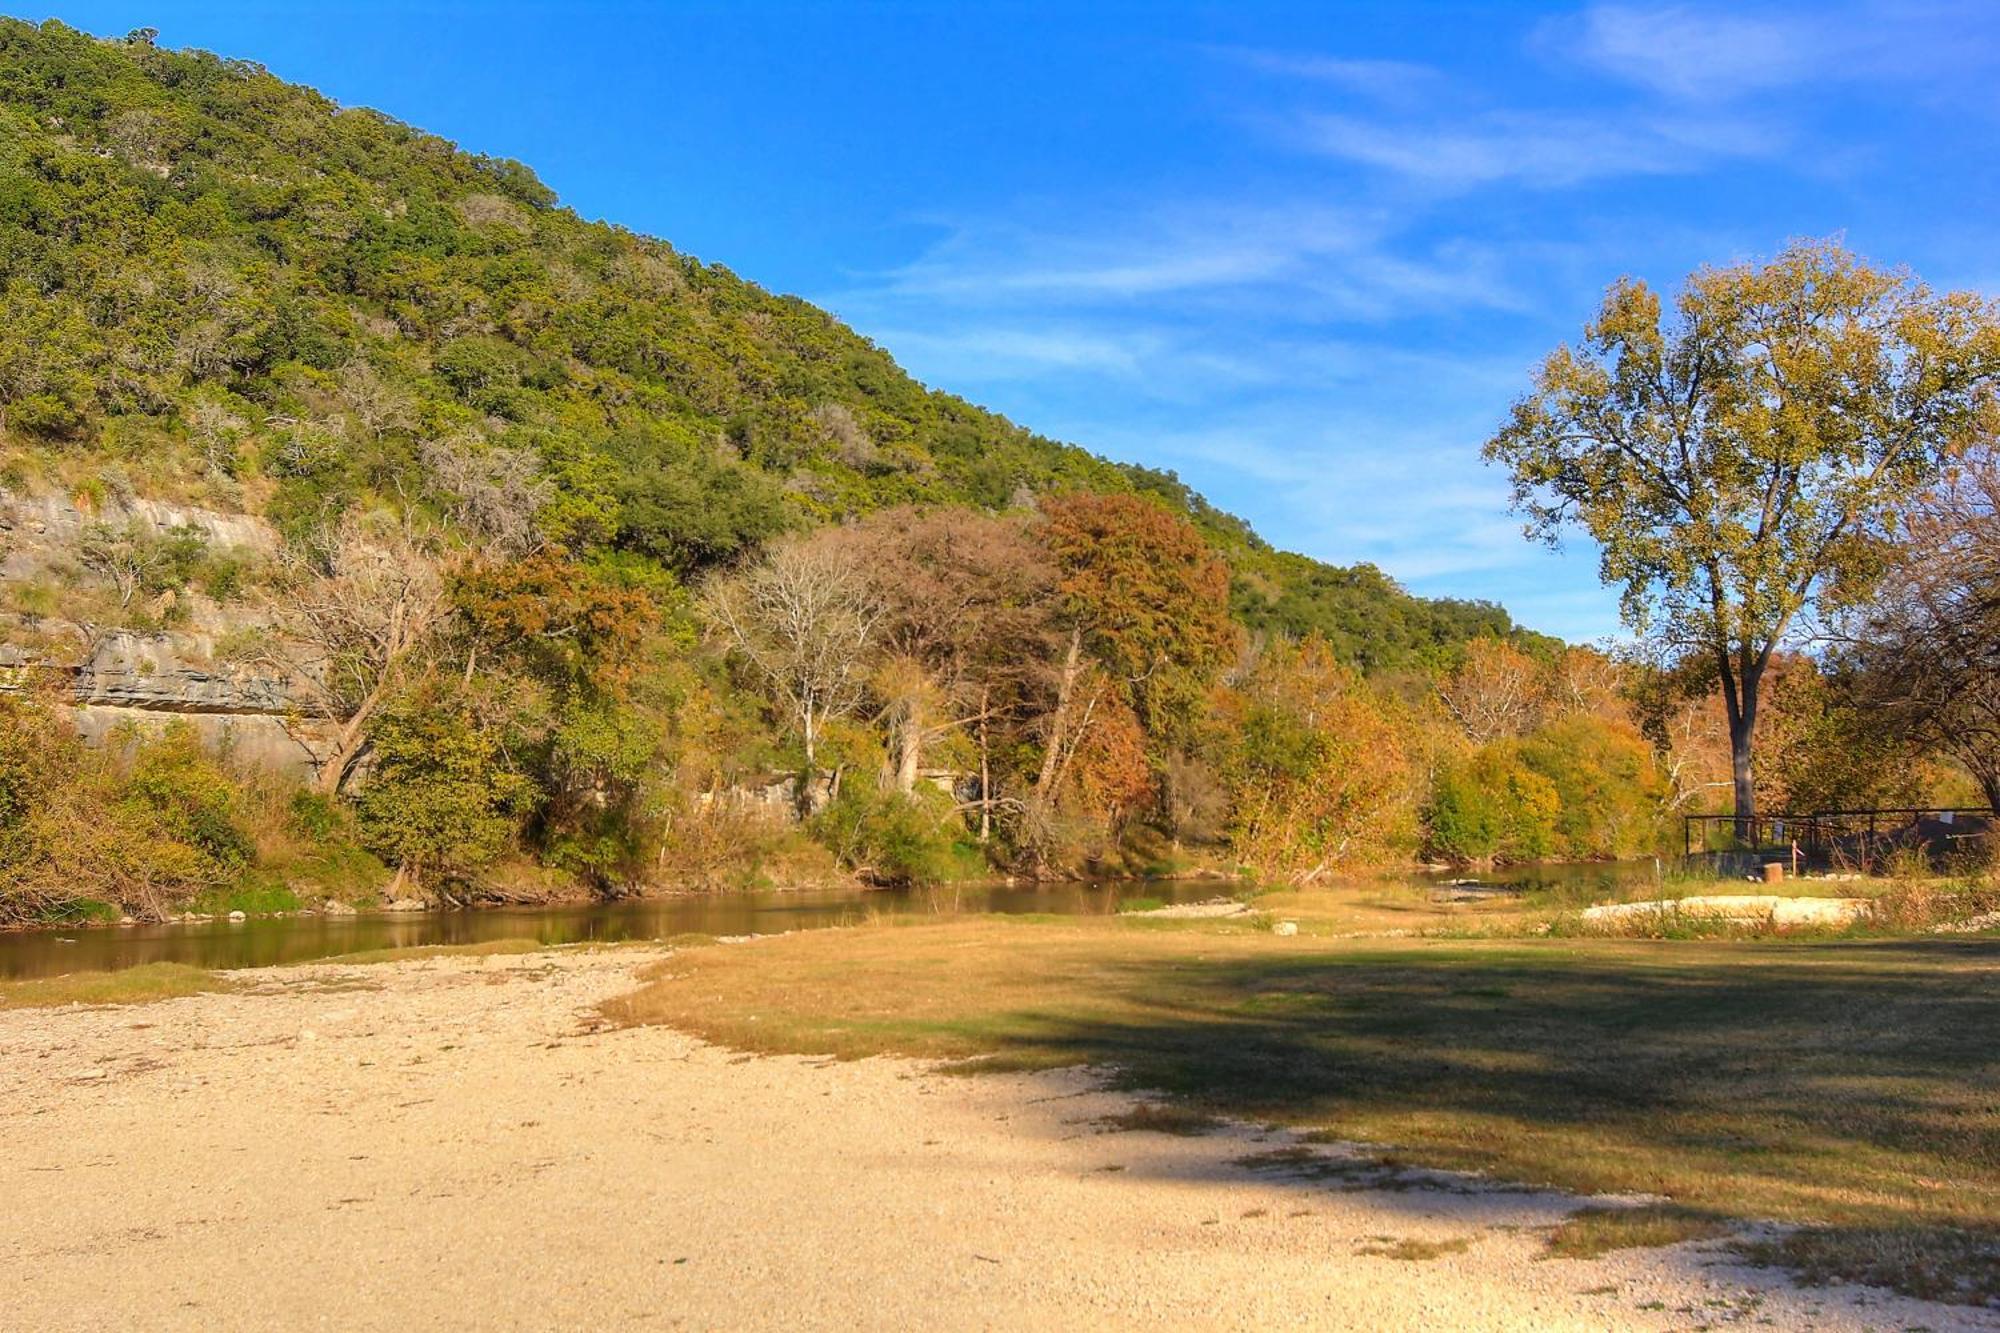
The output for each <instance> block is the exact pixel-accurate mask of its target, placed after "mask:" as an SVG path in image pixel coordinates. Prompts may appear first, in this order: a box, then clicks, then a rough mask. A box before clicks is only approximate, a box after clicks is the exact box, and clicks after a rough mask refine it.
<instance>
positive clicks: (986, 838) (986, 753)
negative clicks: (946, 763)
mask: <svg viewBox="0 0 2000 1333" xmlns="http://www.w3.org/2000/svg"><path fill="white" fill-rule="evenodd" d="M992 696H993V691H992V689H991V688H988V687H982V688H981V689H980V691H979V845H980V846H981V847H984V846H985V845H986V844H987V843H988V842H991V841H992V839H993V760H992V750H991V748H990V746H989V744H988V741H987V736H986V719H987V717H988V715H989V714H990V713H991V711H992Z"/></svg>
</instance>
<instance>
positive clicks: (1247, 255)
mask: <svg viewBox="0 0 2000 1333" xmlns="http://www.w3.org/2000/svg"><path fill="white" fill-rule="evenodd" d="M1049 211H1051V212H1053V211H1055V210H1049ZM949 225H950V226H951V231H950V232H949V234H948V235H947V236H946V238H945V239H943V240H942V241H939V242H938V243H936V244H935V245H933V246H932V247H931V248H929V249H928V250H926V251H925V252H924V253H923V254H922V255H920V256H918V257H917V258H916V259H915V260H913V261H911V262H910V263H909V264H906V265H904V266H902V267H901V268H897V269H894V270H891V271H889V272H886V273H876V274H856V275H854V276H855V280H856V294H857V295H858V296H859V297H860V298H861V299H862V300H863V301H864V302H866V303H871V304H872V303H876V302H880V301H883V300H890V301H898V302H904V301H919V300H921V301H926V302H935V301H947V302H952V303H956V304H968V305H976V306H980V307H984V308H997V307H1002V306H1010V305H1011V306H1018V307H1021V308H1027V309H1036V310H1046V309H1049V308H1051V307H1064V308H1078V307H1082V308H1104V307H1110V306H1126V307H1131V308H1141V307H1144V308H1149V309H1153V310H1156V311H1157V310H1159V309H1162V308H1163V306H1170V305H1174V304H1179V305H1183V306H1187V307H1189V308H1211V309H1212V308H1214V306H1215V305H1216V304H1218V303H1222V304H1227V305H1229V306H1230V307H1232V308H1235V309H1243V308H1245V307H1258V306H1263V307H1271V306H1274V305H1276V306H1278V307H1280V308H1282V310H1283V311H1284V312H1285V313H1286V314H1287V316H1289V317H1291V318H1303V319H1363V320H1382V319H1392V318H1396V317H1398V316H1402V315H1408V314H1412V313H1416V312H1420V311H1423V310H1429V309H1436V308H1439V307H1441V306H1450V307H1453V308H1464V307H1468V306H1470V307H1474V308H1482V309H1512V308H1519V307H1520V306H1521V305H1522V304H1523V303H1524V300H1525V298H1524V296H1523V294H1522V293H1521V292H1520V291H1519V290H1517V289H1516V288H1515V287H1514V286H1513V284H1512V282H1511V279H1510V278H1509V276H1508V274H1507V272H1506V264H1505V263H1504V260H1503V258H1502V256H1501V255H1500V254H1499V253H1498V252H1497V251H1496V250H1495V249H1493V248H1492V247H1488V246H1481V245H1476V244H1470V243H1465V242H1456V241H1455V242H1449V243H1438V244H1431V245H1421V244H1414V243H1411V242H1409V241H1407V240H1406V239H1403V238H1402V237H1401V236H1400V235H1399V232H1398V226H1397V223H1396V220H1395V219H1393V218H1392V217H1390V216H1389V215H1388V214H1386V213H1384V212H1381V211H1361V210H1342V209H1333V208H1327V207H1325V206H1322V205H1317V204H1314V203H1312V202H1310V201H1297V202H1292V203H1279V202H1275V201H1271V202H1262V203H1254V204H1245V203H1239V204H1213V205H1201V204H1197V203H1194V202H1191V201H1185V200H1182V201H1176V202H1175V203H1174V204H1172V205H1171V206H1167V207H1155V208H1150V209H1125V210H1116V211H1102V212H1098V213H1095V214H1079V213H1077V212H1076V211H1075V210H1074V209H1069V210H1063V211H1062V213H1061V216H1060V217H1059V218H1058V219H1052V220H1047V221H1042V222H1039V223H1027V222H996V221H994V220H991V219H977V220H973V219H966V220H962V221H958V222H956V223H952V224H949Z"/></svg>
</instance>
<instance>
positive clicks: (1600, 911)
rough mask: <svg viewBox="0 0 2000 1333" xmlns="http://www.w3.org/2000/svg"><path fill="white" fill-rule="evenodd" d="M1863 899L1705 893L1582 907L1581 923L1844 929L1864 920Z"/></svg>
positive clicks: (1867, 905) (1868, 906)
mask: <svg viewBox="0 0 2000 1333" xmlns="http://www.w3.org/2000/svg"><path fill="white" fill-rule="evenodd" d="M1873 908H1874V904H1872V903H1871V902H1869V901H1868V899H1866V898H1783V897H1779V896H1778V895H1776V894H1769V893H1711V894H1698V895H1696V896H1694V897H1691V898H1659V899H1653V900H1651V901H1648V902H1642V903H1602V904H1599V905H1598V906H1596V907H1586V908H1585V909H1584V910H1583V919H1584V920H1585V921H1588V922H1591V923H1593V924H1597V925H1614V924H1625V923H1629V922H1633V921H1645V920H1649V919H1654V918H1667V919H1673V918H1676V917H1678V918H1682V919H1692V920H1700V921H1741V922H1744V923H1746V924H1750V925H1760V926H1762V925H1769V926H1845V925H1850V924H1852V923H1853V922H1856V921H1859V920H1861V919H1862V918H1863V917H1866V916H1867V915H1868V914H1869V913H1870V912H1871V911H1872V910H1873Z"/></svg>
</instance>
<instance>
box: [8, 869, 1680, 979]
mask: <svg viewBox="0 0 2000 1333" xmlns="http://www.w3.org/2000/svg"><path fill="white" fill-rule="evenodd" d="M1652 873H1653V872H1652V863H1651V862H1615V863H1609V864H1602V865H1553V864H1545V865H1527V866H1515V867H1511V868H1509V869H1506V870H1501V871H1494V872H1490V873H1488V874H1484V875H1481V876H1480V877H1479V878H1480V881H1481V882H1482V883H1486V884H1492V885H1500V886H1504V887H1507V888H1509V889H1512V890H1515V891H1519V892H1524V893H1530V894H1543V895H1550V896H1553V897H1556V898H1559V899H1562V900H1564V901H1571V900H1574V901H1588V900H1589V899H1590V898H1592V897H1595V896H1598V895H1600V894H1602V893H1605V892H1607V891H1610V890H1613V889H1616V888H1618V887H1620V886H1622V885H1625V884H1629V883H1632V882H1634V881H1635V880H1638V879H1640V878H1649V877H1650V876H1651V875H1652ZM1453 877H1454V876H1453V875H1449V874H1435V875H1434V874H1422V873H1413V874H1407V875H1401V876H1392V877H1391V878H1393V879H1397V880H1400V881H1402V882H1404V883H1406V884H1409V885H1410V886H1411V887H1412V888H1415V889H1418V890H1420V891H1428V890H1429V889H1430V888H1432V887H1433V886H1436V885H1438V884H1440V883H1442V882H1443V881H1445V880H1448V879H1451V878H1453ZM1374 882H1377V883H1379V882H1380V881H1374ZM1236 888H1237V886H1236V885H1233V884H1227V883H1218V882H1216V881H1213V880H1206V881H1204V880H1178V881H1176V880H1167V881H1161V880H1113V881H1100V882H1091V883H1043V884H1020V885H1005V884H980V885H972V886H967V887H954V888H945V889H938V890H922V889H901V890H892V889H869V890H862V889H833V890H824V891H810V890H799V891H791V892H780V893H716V894H690V895H684V896H675V897H664V898H631V899H622V900H619V901H616V902H583V903H561V904H556V905H554V906H541V907H485V908H472V909H466V910H461V911H444V912H363V913H360V914H358V915H355V916H321V915H317V914H312V915H302V916H279V917H253V918H251V919H249V920H247V921H236V922H232V921H228V920H224V919H221V918H217V919H215V920H211V921H190V922H179V921H175V922H161V923H157V924H148V925H136V926H93V927H87V928H80V927H71V928H64V929H58V930H23V931H11V932H5V933H0V978H19V977H44V976H57V975H61V974H63V973H66V972H96V971H115V970H117V969H118V968H122V967H135V966H138V965H139V964H141V963H187V964H190V965H192V966H194V967H207V968H239V967H274V966H277V965H279V964H282V963H304V962H311V961H312V960H314V959H316V958H330V957H332V956H334V955H335V954H343V953H353V952H356V951H357V950H362V949H386V948H398V947H404V946H409V945H429V944H480V943H484V942H486V941H489V940H505V939H534V940H539V941H541V942H542V943H544V944H576V943H582V942H585V941H606V942H609V941H618V940H657V939H665V938H668V937H669V936H673V935H687V934H699V935H774V934H778V933H780V932H782V931H788V930H808V929H812V928H814V927H817V926H839V925H847V924H851V923H854V922H857V921H861V920H864V919H866V918H867V917H868V916H870V915H872V914H903V913H918V914H925V913H956V912H965V913H986V912H998V913H1027V912H1046V913H1053V914H1057V915H1066V916H1076V915H1088V914H1092V913H1096V914H1104V913H1110V912H1115V911H1117V910H1118V905H1119V904H1120V903H1122V902H1125V901H1127V900H1129V899H1132V898H1149V899H1156V900H1158V901H1160V902H1163V903H1177V902H1199V901H1201V900H1203V899H1206V898H1213V897H1217V896H1219V895H1224V894H1229V893H1232V892H1234V891H1235V890H1236Z"/></svg>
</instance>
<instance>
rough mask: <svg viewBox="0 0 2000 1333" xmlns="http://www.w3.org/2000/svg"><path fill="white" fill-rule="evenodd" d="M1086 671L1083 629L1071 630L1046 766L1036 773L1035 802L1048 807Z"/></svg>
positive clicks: (1047, 741)
mask: <svg viewBox="0 0 2000 1333" xmlns="http://www.w3.org/2000/svg"><path fill="white" fill-rule="evenodd" d="M1082 674H1083V631H1082V630H1080V629H1073V630H1071V631H1070V632H1069V647H1068V648H1067V649H1066V650H1064V652H1063V666H1062V678H1061V680H1060V682H1059V683H1058V684H1057V686H1056V708H1055V712H1054V713H1052V714H1050V716H1049V734H1048V736H1047V738H1046V739H1045V740H1044V742H1043V748H1042V769H1041V772H1039V773H1037V774H1036V775H1035V804H1036V805H1038V806H1046V805H1047V803H1048V800H1049V798H1050V797H1051V796H1053V795H1054V794H1055V792H1054V787H1055V782H1056V774H1057V772H1058V770H1059V769H1060V768H1061V766H1062V752H1063V746H1064V745H1066V744H1067V743H1068V742H1069V722H1070V717H1069V715H1070V709H1071V707H1072V706H1073V705H1074V704H1075V702H1076V682H1077V677H1079V676H1080V675H1082Z"/></svg>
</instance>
